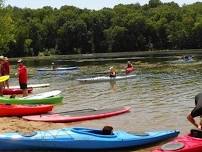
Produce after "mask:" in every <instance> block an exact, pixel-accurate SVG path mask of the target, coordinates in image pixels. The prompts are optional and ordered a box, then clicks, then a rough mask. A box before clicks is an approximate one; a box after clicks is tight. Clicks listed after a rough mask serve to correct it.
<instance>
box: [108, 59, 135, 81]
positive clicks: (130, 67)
mask: <svg viewBox="0 0 202 152" xmlns="http://www.w3.org/2000/svg"><path fill="white" fill-rule="evenodd" d="M132 71H134V67H133V65H132V63H131V62H130V61H128V63H127V66H126V68H125V73H126V74H129V73H130V72H132ZM116 74H117V72H116V69H115V68H114V67H113V66H112V67H110V68H109V77H116Z"/></svg>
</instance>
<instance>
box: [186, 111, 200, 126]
mask: <svg viewBox="0 0 202 152" xmlns="http://www.w3.org/2000/svg"><path fill="white" fill-rule="evenodd" d="M187 119H188V120H189V122H191V123H192V124H193V125H194V126H195V127H197V128H200V125H198V124H197V123H196V121H195V120H194V118H193V117H192V116H191V114H189V115H188V116H187Z"/></svg>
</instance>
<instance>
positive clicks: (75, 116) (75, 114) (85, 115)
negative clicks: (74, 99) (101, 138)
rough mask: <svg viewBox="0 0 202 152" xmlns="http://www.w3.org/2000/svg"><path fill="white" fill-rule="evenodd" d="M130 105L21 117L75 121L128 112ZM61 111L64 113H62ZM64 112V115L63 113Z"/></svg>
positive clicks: (46, 120) (52, 120) (26, 118)
mask: <svg viewBox="0 0 202 152" xmlns="http://www.w3.org/2000/svg"><path fill="white" fill-rule="evenodd" d="M129 110H130V107H119V108H111V109H101V110H95V109H83V110H75V111H67V112H61V113H60V114H59V113H58V114H54V113H52V114H44V115H33V116H24V117H23V119H25V120H31V121H44V122H63V123H64V122H75V121H82V120H91V119H100V118H106V117H111V116H115V115H119V114H123V113H126V112H129ZM62 113H63V114H64V115H62ZM65 113H66V115H65Z"/></svg>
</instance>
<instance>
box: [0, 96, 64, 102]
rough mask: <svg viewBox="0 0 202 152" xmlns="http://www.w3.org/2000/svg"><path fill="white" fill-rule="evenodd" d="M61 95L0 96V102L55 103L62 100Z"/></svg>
mask: <svg viewBox="0 0 202 152" xmlns="http://www.w3.org/2000/svg"><path fill="white" fill-rule="evenodd" d="M62 99H63V97H61V96H54V97H49V98H41V99H23V98H6V97H0V103H5V104H55V103H59V102H62Z"/></svg>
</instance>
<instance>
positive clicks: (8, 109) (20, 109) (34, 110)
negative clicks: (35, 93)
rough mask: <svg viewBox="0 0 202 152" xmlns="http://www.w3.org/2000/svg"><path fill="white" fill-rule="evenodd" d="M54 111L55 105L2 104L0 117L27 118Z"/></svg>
mask: <svg viewBox="0 0 202 152" xmlns="http://www.w3.org/2000/svg"><path fill="white" fill-rule="evenodd" d="M52 109H53V105H36V106H23V105H5V104H0V116H1V117H2V116H26V115H34V114H42V113H47V112H49V111H51V110H52Z"/></svg>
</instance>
